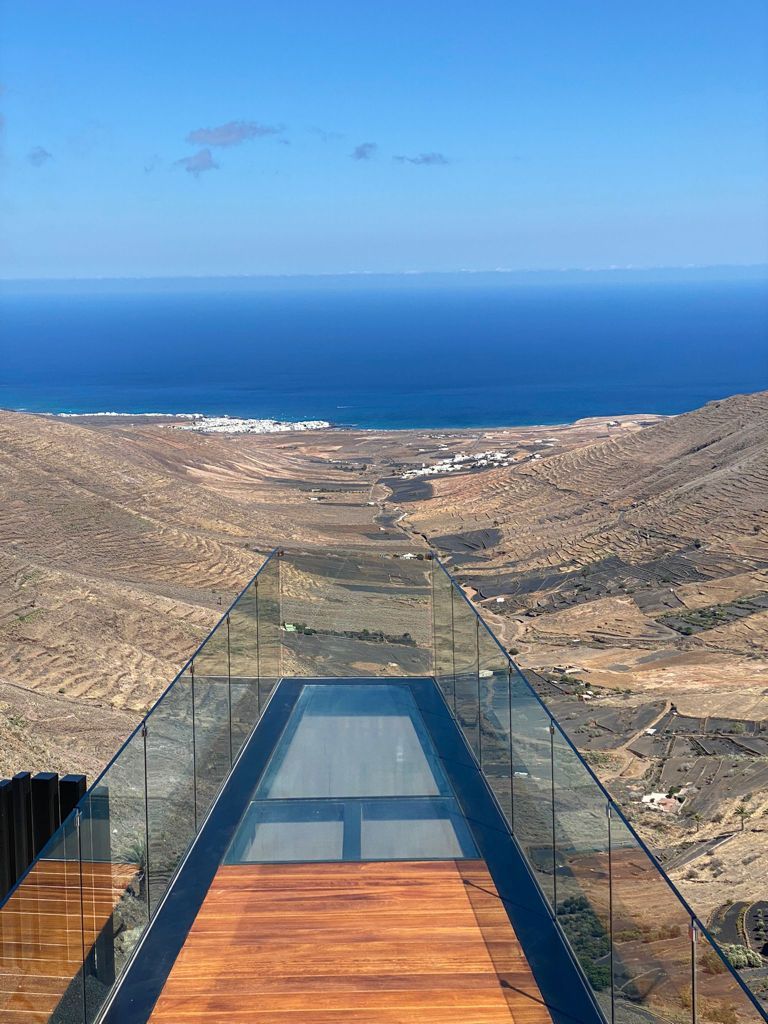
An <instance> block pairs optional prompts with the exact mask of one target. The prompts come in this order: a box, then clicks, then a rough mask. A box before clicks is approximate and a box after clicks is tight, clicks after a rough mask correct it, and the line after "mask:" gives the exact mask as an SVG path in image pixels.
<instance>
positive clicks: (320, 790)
mask: <svg viewBox="0 0 768 1024" xmlns="http://www.w3.org/2000/svg"><path fill="white" fill-rule="evenodd" d="M447 792H448V783H447V781H446V780H445V776H444V774H443V772H442V770H441V769H440V767H439V765H438V764H437V758H436V756H435V753H434V749H433V748H432V744H431V742H430V740H429V736H428V735H427V733H426V730H425V728H424V723H423V722H422V721H421V716H420V715H419V712H418V709H417V707H416V704H415V703H414V700H413V697H412V696H411V693H410V690H409V689H408V688H407V687H404V686H393V685H390V684H387V683H370V684H365V683H361V684H357V683H347V684H333V683H329V684H314V683H313V684H309V685H307V686H305V687H304V690H303V692H302V694H301V696H300V697H299V700H298V701H297V704H296V707H295V709H294V711H293V713H292V714H291V718H290V721H289V722H288V725H287V727H286V731H285V735H284V736H283V738H282V740H281V741H280V743H279V745H278V747H277V750H276V751H275V755H274V756H273V758H272V761H271V763H270V765H269V768H268V769H267V772H266V775H265V777H264V780H263V782H262V783H261V785H260V786H259V788H258V790H257V792H256V796H257V797H268V798H270V799H286V798H294V797H305V798H306V797H365V796H438V795H439V794H442V793H447Z"/></svg>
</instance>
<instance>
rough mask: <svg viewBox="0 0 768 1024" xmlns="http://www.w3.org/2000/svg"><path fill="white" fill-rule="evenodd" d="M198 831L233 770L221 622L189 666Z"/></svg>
mask: <svg viewBox="0 0 768 1024" xmlns="http://www.w3.org/2000/svg"><path fill="white" fill-rule="evenodd" d="M192 676H193V678H192V688H193V699H194V716H195V793H196V801H197V803H196V809H197V827H198V828H199V827H200V823H201V822H202V820H203V818H204V817H205V815H206V813H207V812H208V809H209V807H210V806H211V804H212V803H213V800H214V797H215V796H216V794H217V793H218V791H219V788H220V787H221V784H222V782H223V781H224V779H225V778H226V777H227V775H228V774H229V770H230V768H231V767H232V741H231V732H230V713H231V712H230V699H229V628H228V623H227V620H226V619H225V620H224V621H222V622H220V623H219V625H218V627H217V628H216V629H215V630H214V632H213V633H211V635H210V636H209V637H208V639H207V640H206V642H205V645H204V646H203V647H202V648H201V649H200V650H199V651H198V652H197V654H196V655H195V658H194V661H193V664H192Z"/></svg>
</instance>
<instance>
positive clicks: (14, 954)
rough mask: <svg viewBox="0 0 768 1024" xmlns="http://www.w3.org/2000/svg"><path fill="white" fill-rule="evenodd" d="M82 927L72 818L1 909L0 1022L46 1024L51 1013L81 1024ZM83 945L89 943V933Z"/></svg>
mask: <svg viewBox="0 0 768 1024" xmlns="http://www.w3.org/2000/svg"><path fill="white" fill-rule="evenodd" d="M86 916H87V917H89V918H90V916H91V915H90V913H87V914H86ZM52 922H55V927H52ZM82 922H83V906H82V902H81V879H80V852H79V831H78V827H77V822H76V820H75V815H74V814H71V815H70V816H69V817H68V818H67V820H66V821H65V822H64V823H63V824H62V826H61V828H60V829H58V831H57V832H56V833H55V835H54V836H53V838H52V839H51V840H50V842H49V843H48V845H47V846H46V847H45V848H44V849H43V851H42V853H41V856H40V859H39V860H38V861H37V862H36V863H35V864H33V866H32V868H31V870H30V872H29V874H28V875H27V876H26V877H25V878H24V880H23V881H22V882H21V884H20V885H19V886H18V888H17V889H16V890H15V891H14V892H13V894H12V895H11V896H10V897H9V899H8V900H7V902H6V903H5V904H3V906H2V908H0V1019H4V1020H8V1021H9V1022H15V1021H19V1022H20V1024H22V1022H23V1021H26V1020H30V1021H31V1020H32V1019H35V1020H37V1019H38V1017H40V1019H43V1020H47V1019H48V1015H49V1014H52V1013H53V1012H54V1010H55V1011H56V1017H55V1019H56V1020H57V1021H58V1022H60V1024H75V1022H77V1024H80V1022H82V1020H83V972H82V966H83V927H82ZM87 940H88V942H89V943H92V942H93V932H92V930H91V929H89V930H88V932H87ZM14 1008H15V1009H16V1011H17V1012H16V1013H14ZM35 1011H37V1014H35Z"/></svg>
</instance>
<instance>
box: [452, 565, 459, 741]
mask: <svg viewBox="0 0 768 1024" xmlns="http://www.w3.org/2000/svg"><path fill="white" fill-rule="evenodd" d="M450 587H451V674H452V675H453V715H454V718H455V719H456V720H457V721H458V718H459V716H458V714H457V713H456V627H455V620H454V616H453V602H454V600H455V598H456V594H455V591H454V587H453V583H451V584H450Z"/></svg>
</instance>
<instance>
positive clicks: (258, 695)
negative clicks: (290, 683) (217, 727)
mask: <svg viewBox="0 0 768 1024" xmlns="http://www.w3.org/2000/svg"><path fill="white" fill-rule="evenodd" d="M253 585H254V587H255V588H256V722H258V721H259V719H260V718H261V636H260V628H261V627H260V625H259V623H260V622H261V605H260V603H259V581H258V580H256V581H255V583H254V584H253ZM281 621H282V620H281ZM256 722H254V725H255V724H256Z"/></svg>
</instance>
